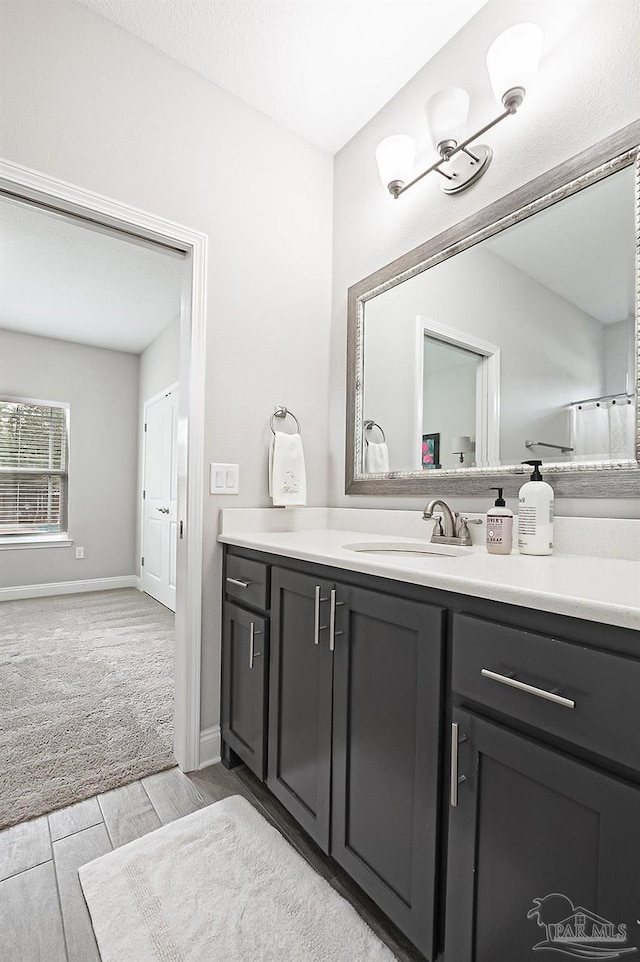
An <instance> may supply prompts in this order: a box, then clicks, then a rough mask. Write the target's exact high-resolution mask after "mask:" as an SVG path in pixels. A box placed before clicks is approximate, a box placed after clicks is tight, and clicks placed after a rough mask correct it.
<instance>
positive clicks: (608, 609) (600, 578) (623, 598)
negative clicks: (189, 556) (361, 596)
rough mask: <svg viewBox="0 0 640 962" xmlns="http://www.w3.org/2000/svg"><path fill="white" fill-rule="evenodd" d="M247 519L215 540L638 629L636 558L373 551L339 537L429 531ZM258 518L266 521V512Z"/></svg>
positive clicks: (382, 538)
mask: <svg viewBox="0 0 640 962" xmlns="http://www.w3.org/2000/svg"><path fill="white" fill-rule="evenodd" d="M311 510H313V509H311ZM233 513H234V512H232V514H233ZM240 513H241V512H240V511H238V512H237V514H240ZM372 513H373V512H372ZM388 513H389V512H385V514H388ZM246 520H247V519H245V521H244V524H243V523H241V524H238V525H235V524H231V523H229V522H227V523H224V522H223V525H222V533H221V534H220V536H219V540H220V541H222V542H224V543H226V544H233V545H238V546H239V547H243V548H252V549H255V550H257V551H265V552H268V553H269V554H274V555H282V556H285V557H289V558H297V559H299V560H301V561H312V562H317V563H319V564H324V565H328V566H329V567H332V568H339V569H342V570H348V571H360V572H363V573H365V574H370V575H379V576H381V577H384V578H391V579H394V580H396V581H404V582H408V583H410V584H417V585H427V586H429V587H432V588H440V589H442V590H444V591H452V592H455V593H458V594H464V595H474V596H476V597H480V598H487V599H490V600H492V601H502V602H505V603H507V604H512V605H520V606H523V607H526V608H538V609H540V610H543V611H552V612H555V613H557V614H562V615H569V616H571V617H574V618H584V619H587V620H589V621H597V622H601V623H603V624H610V625H619V626H621V627H623V628H631V629H635V630H636V631H639V630H640V562H638V561H632V560H618V559H615V558H598V557H591V556H579V555H571V554H553V555H549V556H544V557H533V556H528V555H520V554H518V552H517V551H515V552H513V553H512V554H510V555H491V554H488V552H487V551H486V549H485V547H484V545H475V546H474V547H473V548H472V549H470V552H469V554H467V555H464V556H461V557H453V558H452V557H442V556H429V555H424V556H415V555H398V556H392V555H374V554H368V553H363V552H358V551H354V550H351V549H347V548H345V545H348V544H352V543H362V542H364V541H375V542H394V541H396V542H397V541H399V540H402V541H413V542H415V543H416V544H420V543H423V544H424V542H425V541H428V537H427V538H422V539H418V538H408V537H407V536H406V535H404V534H400V533H398V534H390V533H386V534H382V533H378V532H377V531H376V530H375V529H374V530H372V531H369V532H363V530H362V527H361V526H360V525H359V526H358V527H360V530H357V529H355V530H346V529H342V528H335V527H324V526H318V527H315V528H314V527H306V526H305V527H304V528H303V530H288V531H282V530H280V531H278V530H274V531H269V530H253V531H251V530H244V527H245V525H246ZM313 520H317V521H320V524H322V522H323V521H324V518H323V517H322V516H321V515H318V516H317V517H316V518H315V519H314V518H313V517H312V516H311V511H310V512H309V518H308V521H309V522H312V521H313ZM264 523H266V524H268V519H267V520H266V521H265V522H263V524H264ZM260 527H262V524H261V525H260ZM367 527H369V526H367ZM381 527H382V525H381ZM234 529H235V530H234Z"/></svg>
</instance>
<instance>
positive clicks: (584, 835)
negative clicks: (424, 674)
mask: <svg viewBox="0 0 640 962" xmlns="http://www.w3.org/2000/svg"><path fill="white" fill-rule="evenodd" d="M452 717H453V724H454V725H457V726H458V729H457V741H458V745H457V748H456V745H455V740H453V745H452V753H453V755H454V756H456V755H457V772H456V770H455V764H454V769H453V776H454V778H453V779H452V788H451V791H452V792H453V796H454V797H453V799H452V801H453V802H455V801H456V798H455V795H456V793H457V804H453V805H451V807H450V810H449V842H448V858H447V879H448V882H447V894H446V935H445V959H446V960H447V962H449V960H451V962H458V960H463V959H465V960H466V959H473V960H474V962H496V960H497V959H505V960H507V959H509V960H511V959H513V960H520V959H522V960H524V959H528V958H533V955H534V952H533V949H534V946H536V945H538V944H539V943H544V942H545V940H546V938H547V932H546V929H545V928H544V925H545V924H556V923H560V922H562V921H563V920H569V921H568V922H567V924H571V916H572V915H573V914H574V913H573V911H572V906H573V907H574V908H575V910H576V914H577V916H578V922H579V920H580V919H579V917H581V916H584V925H585V926H586V933H587V935H588V934H589V933H590V931H591V924H592V922H591V920H590V919H591V915H592V914H593V913H595V914H596V915H597V916H600V917H601V918H602V919H604V920H605V921H606V922H608V923H611V925H612V926H613V928H614V929H615V930H617V927H618V926H619V925H626V932H627V935H628V942H624V943H620V944H619V946H618V947H619V948H623V947H624V946H626V947H631V946H634V947H635V946H639V947H640V926H639V925H637V924H636V919H637V918H638V906H640V790H639V789H638V788H637V787H634V786H632V785H630V784H626V783H625V782H624V781H622V780H619V779H617V778H614V777H612V776H609V775H607V774H606V773H604V772H602V771H599V770H598V769H596V768H594V767H592V766H590V765H587V764H583V763H582V762H579V761H577V760H575V759H573V758H570V757H569V756H566V755H564V754H562V753H560V752H558V751H557V750H555V749H553V748H548V747H546V746H544V745H542V744H540V743H538V742H537V741H534V740H532V739H529V738H526V737H524V736H522V735H519V734H516V733H515V732H513V731H511V730H510V729H508V728H506V727H503V726H502V725H498V724H494V723H491V722H488V721H486V720H485V719H483V718H481V717H479V716H477V715H475V714H473V713H470V712H467V711H463V710H460V709H454V711H453V716H452ZM456 774H457V778H455V775H456ZM458 779H461V780H460V781H459V782H458ZM548 897H549V898H548ZM536 900H541V901H540V902H536ZM537 904H539V905H540V911H539V913H537V912H536V905H537ZM530 912H531V916H529V913H530ZM538 919H539V922H538ZM574 928H575V924H574ZM566 931H568V930H566ZM602 931H604V929H603V930H602ZM555 934H556V933H553V937H555ZM561 937H562V935H561ZM566 938H567V939H570V935H567V936H566ZM603 938H604V936H603ZM577 945H578V950H576V951H575V953H574V952H567V954H568V955H575V956H580V957H582V956H581V955H580V951H579V949H580V945H579V939H578V943H577ZM563 948H564V949H567V948H568V946H566V945H564V946H563V945H562V944H556V951H558V952H561V953H562V950H563ZM609 948H611V943H609ZM549 949H550V951H554V949H553V947H552V946H549ZM601 949H602V953H603V954H602V957H603V958H604V957H605V956H604V952H605V949H606V944H605V942H604V941H603V942H602V944H601ZM536 954H537V953H536ZM584 957H587V952H586V951H585V954H584ZM588 957H589V958H592V957H593V958H596V957H598V958H600V957H601V956H600V955H598V954H597V952H594V954H593V956H592V955H589V956H588ZM606 957H607V958H613V957H614V956H613V955H607V956H606ZM615 957H616V958H617V955H616V956H615ZM634 958H635V956H634Z"/></svg>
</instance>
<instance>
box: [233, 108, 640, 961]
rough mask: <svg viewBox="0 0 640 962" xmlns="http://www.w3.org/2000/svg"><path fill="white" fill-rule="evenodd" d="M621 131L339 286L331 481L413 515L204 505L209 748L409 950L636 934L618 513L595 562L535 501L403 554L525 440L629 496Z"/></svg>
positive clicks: (636, 783)
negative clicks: (528, 522) (514, 530)
mask: <svg viewBox="0 0 640 962" xmlns="http://www.w3.org/2000/svg"><path fill="white" fill-rule="evenodd" d="M638 144H640V122H635V123H633V124H631V125H629V126H628V127H626V128H625V129H624V130H622V131H619V132H618V133H617V134H615V135H614V136H612V137H610V138H608V139H607V140H606V141H603V142H601V143H600V144H597V145H595V146H594V147H592V148H590V149H589V150H587V151H585V152H584V153H582V154H580V155H579V156H577V157H575V158H573V159H571V160H569V161H567V162H566V163H564V164H561V165H560V166H559V167H557V168H555V169H554V170H552V171H549V172H548V173H547V174H544V175H543V176H541V177H538V178H537V179H536V180H534V181H532V182H531V183H529V184H526V185H524V186H523V187H521V188H519V189H518V190H516V191H514V192H513V193H512V194H510V195H509V196H507V197H505V198H503V199H502V200H500V201H499V202H496V203H494V204H492V205H490V206H489V207H487V208H485V209H484V210H482V211H480V212H479V213H478V214H475V215H473V216H472V217H470V218H467V219H466V220H464V221H461V222H460V223H459V224H457V225H456V226H455V227H452V228H450V229H449V230H447V231H445V232H443V233H442V234H440V235H438V236H436V237H433V238H431V239H429V240H427V241H425V243H424V244H421V245H420V246H419V247H417V248H415V249H414V250H412V251H409V252H408V253H406V254H404V255H403V256H402V257H400V258H398V259H397V260H396V261H393V262H392V263H390V264H387V265H386V266H384V267H382V268H381V269H380V270H378V271H376V272H374V273H373V274H371V275H370V276H368V277H366V278H364V279H363V280H361V281H359V282H358V283H356V284H354V285H353V286H352V287H351V288H350V289H349V292H348V308H347V327H348V351H347V370H346V412H347V423H346V456H345V492H346V494H348V495H359V496H367V495H374V496H378V497H379V496H387V497H388V496H394V495H395V496H405V497H406V496H416V497H417V496H419V497H420V502H419V505H418V504H416V511H415V522H414V523H412V522H411V521H410V520H407V519H406V518H404V519H403V516H404V515H406V514H407V513H406V512H403V511H382V512H378V511H367V510H363V509H362V508H361V509H359V510H351V509H346V508H345V509H337V508H335V509H334V508H328V509H305V510H306V512H307V513H306V514H305V515H304V516H303V515H291V514H288V513H278V511H277V509H276V510H275V514H274V513H273V511H272V512H267V515H268V520H266V519H262V520H261V521H260V523H259V524H258V523H257V522H256V523H255V524H252V523H251V521H250V520H248V519H249V517H250V516H249V515H246V513H245V514H243V512H237V513H236V514H235V515H234V512H223V516H224V517H223V527H222V530H221V534H220V540H221V541H222V542H223V543H224V545H225V548H224V572H223V597H224V629H223V690H222V740H223V758H224V760H225V761H226V762H227V763H228V764H233V762H234V761H237V760H238V759H240V760H242V761H243V762H245V763H246V764H247V765H248V766H249V768H251V769H252V771H253V772H254V773H255V774H256V775H257V776H258V777H259V778H261V779H263V780H265V781H266V784H267V786H268V788H269V789H270V790H271V792H273V794H274V795H275V796H276V797H277V798H278V799H279V800H280V802H281V803H282V804H283V805H284V806H285V807H286V808H287V809H288V811H289V812H290V813H291V814H292V815H293V816H294V817H295V818H296V819H297V821H298V822H299V824H300V825H301V826H302V828H303V829H304V830H305V831H306V832H307V833H308V834H309V836H311V838H313V839H314V840H315V841H316V842H317V844H318V845H319V846H320V847H321V848H322V850H323V851H324V852H327V853H329V854H330V855H331V856H332V857H333V858H334V859H335V860H336V862H338V863H339V864H340V866H342V868H343V869H344V871H346V872H347V873H348V874H349V875H350V876H351V878H352V879H354V880H355V882H356V883H357V884H358V885H359V886H360V887H361V888H362V889H363V890H364V892H366V893H367V894H368V895H369V896H370V897H371V899H373V901H374V902H375V903H376V904H377V905H378V906H379V907H380V908H381V909H382V911H383V912H384V913H386V915H387V916H388V917H389V919H391V920H392V921H393V922H394V923H395V924H396V926H397V927H398V928H399V929H400V930H401V931H402V932H403V933H404V934H405V935H406V936H407V937H408V939H409V940H410V941H411V942H412V943H413V944H414V945H415V946H416V948H417V949H418V950H419V952H420V953H422V955H423V956H424V958H425V959H427V960H429V962H436V960H437V962H471V960H473V962H503V960H504V962H524V960H525V959H529V958H531V957H532V952H533V951H534V948H536V949H539V950H540V949H548V950H549V951H558V952H565V953H566V952H567V951H568V950H569V949H570V950H571V951H569V952H568V954H573V955H574V957H576V956H577V957H585V954H584V953H585V951H587V950H588V951H589V952H590V951H591V950H595V955H593V956H590V957H602V958H604V957H607V958H613V957H617V956H616V955H614V954H606V955H605V954H604V953H607V950H608V949H609V950H611V953H613V952H614V951H615V952H616V953H617V950H618V949H620V950H621V951H623V950H624V949H625V948H626V949H628V950H631V949H636V948H637V949H638V950H639V951H640V923H639V922H638V921H637V920H638V919H639V918H640V548H639V546H640V522H639V521H629V522H626V523H625V522H613V521H612V522H600V526H601V527H600V529H599V530H600V543H602V542H604V541H606V540H607V538H610V536H611V534H612V531H613V528H614V527H616V525H617V526H618V529H619V545H618V546H619V547H620V548H622V540H623V539H624V538H625V537H626V538H629V536H630V535H629V532H632V534H631V536H630V537H631V541H632V542H633V543H627V545H626V550H625V551H622V550H620V551H619V552H618V553H617V554H616V552H615V550H609V549H610V546H607V545H605V546H604V547H603V548H602V549H600V548H599V547H597V543H598V539H597V538H595V539H592V543H591V547H590V550H584V543H581V542H580V538H578V539H577V541H575V543H574V544H573V545H571V544H570V543H569V541H567V540H566V538H565V539H564V543H563V538H564V536H563V534H562V532H563V531H564V529H565V528H567V526H568V525H569V522H568V519H561V518H558V519H557V520H556V532H557V533H558V534H559V535H560V541H559V543H557V544H556V548H555V553H554V554H553V555H551V556H548V557H531V556H522V555H519V554H518V553H517V550H516V551H515V552H514V553H513V554H512V555H508V556H497V555H489V554H487V552H486V551H485V549H484V529H483V528H482V526H481V525H480V526H475V525H471V528H469V527H468V526H465V528H464V529H463V531H464V538H465V540H466V539H467V537H468V538H469V539H471V540H472V542H473V544H472V546H471V547H463V543H462V542H461V543H460V546H459V547H458V548H457V549H456V550H452V551H450V552H449V553H446V552H445V551H444V550H440V551H438V552H436V551H433V552H432V553H425V546H426V545H427V544H428V542H429V534H430V531H431V528H430V526H429V527H427V526H426V525H425V524H424V523H423V522H422V520H421V517H420V509H421V508H422V505H424V504H425V502H429V503H428V504H427V509H426V510H425V517H430V514H431V509H432V507H433V505H436V506H437V504H438V503H440V504H442V501H441V499H442V498H443V496H444V497H449V496H454V497H458V498H471V497H473V498H478V497H481V498H484V499H485V500H486V503H487V505H489V504H490V503H491V499H490V490H489V489H490V488H491V487H493V486H500V487H501V488H504V489H505V492H506V496H507V497H508V498H509V497H513V496H514V495H515V494H516V493H517V491H518V489H519V488H520V486H521V485H522V483H523V481H524V480H526V477H525V472H526V471H527V472H528V469H526V468H525V467H524V466H523V465H522V463H521V462H523V461H525V460H529V459H531V458H536V459H540V458H543V459H544V460H545V467H544V469H543V474H544V478H545V480H547V481H548V482H549V483H550V484H551V485H552V487H553V488H554V490H555V495H556V498H582V497H588V498H640V422H639V419H638V404H637V401H638V396H639V394H640V390H639V386H640V364H639V363H638V358H639V356H640V326H639V321H638V318H639V316H640V309H639V305H638V298H639V292H640V274H639V268H638V264H639V263H640V257H639V256H638V251H639V244H638V229H639V228H638V224H640V217H639V209H638V198H640V186H639V174H638V171H639V170H640V159H639V157H640V155H639V153H638ZM400 202H403V199H402V198H400V199H399V200H398V203H400ZM596 225H597V227H596ZM373 445H377V448H376V449H375V451H374V449H373V448H372V446H373ZM372 452H374V453H375V457H369V456H368V455H370V454H371V453H372ZM385 468H386V469H385ZM247 510H249V509H247ZM322 511H324V514H322ZM314 512H315V514H314ZM318 512H320V515H318ZM241 515H242V517H241ZM389 516H391V517H389ZM252 517H253V516H252ZM258 517H259V514H258V515H256V516H255V518H256V519H257V518H258ZM303 517H304V520H302V518H303ZM234 518H235V520H233V519H234ZM296 518H298V519H299V520H296ZM313 518H315V523H313V522H312V521H311V520H310V519H313ZM470 520H477V518H476V519H470ZM445 522H446V528H447V530H448V532H449V534H451V533H452V532H451V528H452V524H451V516H449V517H448V518H447V517H446V516H445ZM587 523H588V524H591V525H592V526H593V525H594V524H596V525H597V522H587ZM625 524H626V527H625ZM604 526H606V527H604ZM618 529H617V530H618ZM438 530H440V529H438ZM456 530H458V531H460V530H461V528H458V529H456ZM454 533H455V532H454ZM440 534H441V535H442V531H441V530H440ZM446 540H447V538H446V537H444V536H442V537H440V541H441V542H442V541H446ZM614 540H615V539H614ZM399 541H401V542H404V548H403V550H397V548H398V542H399ZM394 543H395V548H394V547H393V545H394ZM412 545H413V549H412ZM436 547H437V548H441V549H444V548H445V547H448V546H447V545H444V544H440V545H434V546H433V548H436ZM605 548H607V549H608V550H605ZM594 933H595V934H594ZM612 946H613V948H612ZM581 953H582V954H581ZM598 953H599V954H598ZM354 962H355V960H354Z"/></svg>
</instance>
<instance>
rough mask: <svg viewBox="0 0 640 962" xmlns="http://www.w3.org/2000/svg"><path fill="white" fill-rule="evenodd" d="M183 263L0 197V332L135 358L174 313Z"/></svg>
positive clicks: (181, 260) (147, 248)
mask: <svg viewBox="0 0 640 962" xmlns="http://www.w3.org/2000/svg"><path fill="white" fill-rule="evenodd" d="M182 263H183V259H182V257H181V256H180V255H177V254H176V255H174V254H172V253H170V252H168V251H167V252H166V253H165V252H164V251H163V250H162V249H161V248H149V247H147V246H141V245H139V244H138V243H136V242H135V241H134V240H131V241H129V240H127V239H124V238H122V237H120V236H118V235H114V234H112V233H102V232H99V231H97V230H94V229H92V228H89V227H86V226H84V225H83V224H82V223H81V222H80V221H71V220H68V219H66V218H64V217H61V216H59V215H56V214H50V213H47V212H45V211H43V210H39V209H36V208H32V207H28V206H26V205H24V204H17V203H14V202H11V201H7V200H4V199H0V328H7V329H9V330H13V331H21V332H23V333H25V334H37V335H39V336H41V337H54V338H57V339H60V340H64V341H76V342H77V343H79V344H91V345H93V346H94V347H105V348H109V349H111V350H115V351H129V352H131V353H133V354H139V353H140V352H141V351H143V350H144V349H145V347H147V346H148V345H149V344H150V343H151V342H152V341H153V340H155V338H156V337H157V336H158V334H160V332H161V331H162V330H164V328H165V327H166V326H167V325H168V324H170V323H171V321H173V320H174V318H175V317H176V316H178V315H179V313H180V295H181V272H182Z"/></svg>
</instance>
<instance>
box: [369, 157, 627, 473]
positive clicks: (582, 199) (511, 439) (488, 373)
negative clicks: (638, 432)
mask: <svg viewBox="0 0 640 962" xmlns="http://www.w3.org/2000/svg"><path fill="white" fill-rule="evenodd" d="M634 265H635V226H634V171H633V168H632V167H626V168H624V169H622V170H619V171H617V172H616V173H614V174H612V175H610V176H608V177H606V178H604V179H603V180H600V181H598V182H596V183H592V184H590V185H589V186H588V187H585V188H584V189H582V190H580V191H579V192H578V193H576V194H573V195H571V196H569V197H566V198H564V199H563V200H561V201H559V202H557V203H555V204H554V205H553V206H551V207H548V208H546V209H544V210H541V211H538V212H537V213H535V214H534V215H532V216H530V217H529V218H527V219H526V220H523V221H520V222H519V223H516V224H514V225H513V226H511V227H509V228H507V229H506V230H504V231H502V232H501V233H498V234H496V235H494V236H492V237H490V238H487V239H485V240H483V241H482V242H481V243H479V244H477V245H475V246H474V247H470V248H468V249H467V250H464V251H462V252H461V253H458V254H456V255H455V256H454V257H451V258H449V259H448V260H445V261H442V262H440V263H439V264H436V265H435V266H434V267H431V268H430V269H429V270H426V271H423V272H422V273H420V274H417V275H416V276H414V277H412V278H410V279H408V280H406V281H404V282H403V283H400V284H398V285H396V286H395V287H392V288H391V289H389V290H387V291H384V292H383V293H382V294H379V295H377V296H375V297H372V298H371V299H369V300H367V301H366V303H365V304H364V349H363V359H364V370H363V375H364V376H363V404H362V414H363V422H364V423H363V428H364V430H363V452H362V455H363V466H364V470H365V472H396V471H397V472H423V471H437V470H441V469H452V468H466V467H492V466H500V465H512V464H517V463H519V462H520V461H522V460H524V459H526V458H541V459H543V460H544V461H546V462H552V463H556V462H559V463H563V462H578V463H579V462H591V461H610V460H615V461H618V460H625V459H633V458H635V417H636V412H635V407H636V398H635V385H636V367H635V313H634V289H635V285H634V271H635V267H634ZM366 424H370V425H371V426H370V427H369V428H367V427H366Z"/></svg>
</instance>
